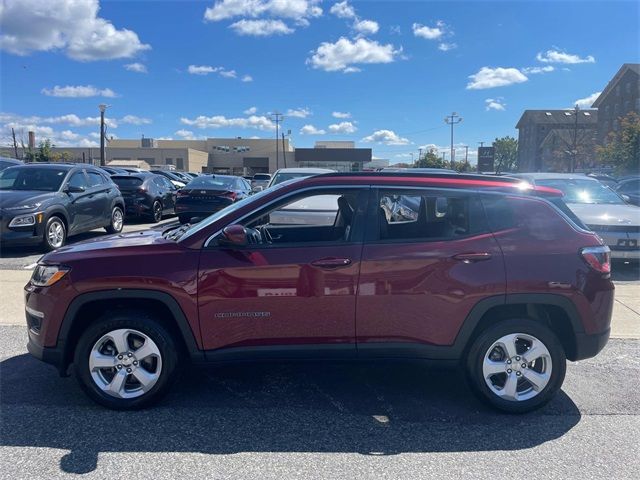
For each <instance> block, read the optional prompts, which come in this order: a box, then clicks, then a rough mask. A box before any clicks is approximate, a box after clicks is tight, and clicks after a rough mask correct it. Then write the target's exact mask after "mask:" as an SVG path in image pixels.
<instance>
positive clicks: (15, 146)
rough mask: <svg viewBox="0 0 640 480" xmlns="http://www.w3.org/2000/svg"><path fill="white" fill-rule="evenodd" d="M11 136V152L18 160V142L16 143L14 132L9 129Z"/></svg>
mask: <svg viewBox="0 0 640 480" xmlns="http://www.w3.org/2000/svg"><path fill="white" fill-rule="evenodd" d="M11 136H12V137H13V151H14V153H15V154H16V158H18V142H16V131H15V130H14V129H13V127H11Z"/></svg>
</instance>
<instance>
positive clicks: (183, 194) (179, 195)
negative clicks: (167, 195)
mask: <svg viewBox="0 0 640 480" xmlns="http://www.w3.org/2000/svg"><path fill="white" fill-rule="evenodd" d="M177 195H178V197H188V196H189V192H185V191H184V190H178V194H177Z"/></svg>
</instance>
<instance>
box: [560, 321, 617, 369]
mask: <svg viewBox="0 0 640 480" xmlns="http://www.w3.org/2000/svg"><path fill="white" fill-rule="evenodd" d="M610 334H611V329H610V328H608V329H607V330H605V331H604V332H602V333H597V334H594V335H588V334H586V333H577V334H576V351H575V355H574V358H570V360H572V361H574V362H575V361H577V360H584V359H585V358H591V357H595V356H596V355H597V354H598V353H599V352H600V351H601V350H602V349H603V348H604V346H605V345H606V344H607V342H608V341H609V335H610Z"/></svg>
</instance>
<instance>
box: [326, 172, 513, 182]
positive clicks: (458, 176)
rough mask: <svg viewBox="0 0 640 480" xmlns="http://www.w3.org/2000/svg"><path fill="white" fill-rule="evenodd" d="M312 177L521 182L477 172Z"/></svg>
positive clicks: (337, 173) (391, 173) (378, 173)
mask: <svg viewBox="0 0 640 480" xmlns="http://www.w3.org/2000/svg"><path fill="white" fill-rule="evenodd" d="M314 177H372V178H376V177H398V178H415V177H418V178H450V179H452V180H482V181H485V182H487V181H491V182H502V183H522V180H521V179H517V178H511V177H503V176H497V175H481V174H477V173H475V174H474V173H447V172H443V173H435V172H432V173H426V172H384V171H382V172H334V173H323V174H320V175H314Z"/></svg>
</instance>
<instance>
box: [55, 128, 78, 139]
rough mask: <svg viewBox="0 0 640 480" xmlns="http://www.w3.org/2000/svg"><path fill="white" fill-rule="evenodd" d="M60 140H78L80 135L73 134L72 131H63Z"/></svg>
mask: <svg viewBox="0 0 640 480" xmlns="http://www.w3.org/2000/svg"><path fill="white" fill-rule="evenodd" d="M60 138H62V139H64V140H77V139H78V138H80V134H78V133H75V132H72V131H71V130H63V131H62V132H60Z"/></svg>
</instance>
